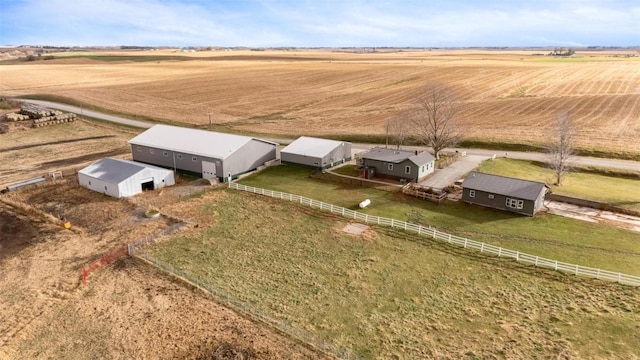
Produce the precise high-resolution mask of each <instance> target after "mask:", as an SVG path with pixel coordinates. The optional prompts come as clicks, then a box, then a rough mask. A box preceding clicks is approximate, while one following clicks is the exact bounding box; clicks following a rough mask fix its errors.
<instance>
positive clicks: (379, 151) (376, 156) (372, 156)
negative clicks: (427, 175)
mask: <svg viewBox="0 0 640 360" xmlns="http://www.w3.org/2000/svg"><path fill="white" fill-rule="evenodd" d="M362 158H363V159H369V160H378V161H384V162H390V163H396V164H397V163H401V162H403V161H405V160H407V159H409V160H410V161H411V162H413V163H414V164H416V165H418V166H422V165H424V164H427V163H429V162H431V161H433V160H435V158H434V157H433V155H431V154H429V153H428V152H426V151H423V152H421V153H419V154H417V155H416V154H415V152H412V151H405V150H394V149H388V148H378V147H377V148H373V149H371V150H370V151H369V152H367V153H366V154H364V155H363V156H362Z"/></svg>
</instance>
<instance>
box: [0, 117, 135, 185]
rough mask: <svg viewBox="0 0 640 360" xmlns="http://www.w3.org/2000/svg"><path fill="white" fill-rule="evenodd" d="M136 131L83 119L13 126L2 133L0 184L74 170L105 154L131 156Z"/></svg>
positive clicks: (0, 143)
mask: <svg viewBox="0 0 640 360" xmlns="http://www.w3.org/2000/svg"><path fill="white" fill-rule="evenodd" d="M134 134H135V133H132V132H128V131H126V130H122V129H116V128H113V127H111V126H101V125H96V124H92V123H88V122H85V121H81V120H80V121H75V122H72V123H66V124H60V125H52V126H47V127H43V128H37V129H31V128H23V129H14V130H12V131H10V132H9V133H6V134H2V135H0V188H4V187H5V186H7V185H9V184H12V183H14V182H17V181H22V180H26V179H30V178H33V177H36V176H41V175H47V174H48V172H49V171H54V170H63V171H64V170H68V171H69V172H72V170H78V169H81V168H82V167H83V166H86V165H87V164H89V163H91V162H93V161H96V160H99V159H101V158H103V157H106V156H113V157H120V158H123V157H128V156H130V152H131V150H130V147H129V145H128V144H127V140H128V139H130V138H131V137H133V136H135V135H134ZM74 176H75V175H74Z"/></svg>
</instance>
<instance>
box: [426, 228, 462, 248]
mask: <svg viewBox="0 0 640 360" xmlns="http://www.w3.org/2000/svg"><path fill="white" fill-rule="evenodd" d="M437 234H438V230H436V228H433V238H434V239H435V238H436V235H437ZM464 244H465V246H466V245H467V242H466V241H465V243H464Z"/></svg>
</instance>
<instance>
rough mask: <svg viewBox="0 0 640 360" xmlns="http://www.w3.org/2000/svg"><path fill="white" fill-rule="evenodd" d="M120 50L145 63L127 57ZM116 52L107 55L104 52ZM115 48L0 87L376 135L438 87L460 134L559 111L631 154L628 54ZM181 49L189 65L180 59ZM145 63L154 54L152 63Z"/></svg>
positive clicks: (527, 124) (123, 107) (270, 128)
mask: <svg viewBox="0 0 640 360" xmlns="http://www.w3.org/2000/svg"><path fill="white" fill-rule="evenodd" d="M132 54H134V55H138V56H148V57H153V58H149V59H152V60H154V61H132V60H131V58H132ZM115 55H117V53H116V54H115ZM160 55H163V54H162V52H158V51H156V52H139V53H126V57H123V58H122V59H123V61H114V54H113V53H109V54H108V58H105V59H106V60H108V61H101V60H100V59H101V58H100V56H99V54H98V55H95V54H94V55H93V56H91V57H79V58H73V57H70V58H61V59H57V60H50V61H46V62H33V63H19V64H16V63H14V64H12V65H5V66H0V76H1V77H2V83H1V84H0V94H2V95H5V96H7V95H9V96H17V95H28V94H48V95H58V96H65V97H69V98H73V99H75V100H78V101H81V102H83V103H86V104H90V105H92V106H96V107H101V108H104V109H109V110H113V111H116V112H120V113H126V114H137V115H140V116H143V117H150V118H155V119H160V120H168V121H178V122H185V123H192V124H206V123H208V121H209V117H208V113H210V112H211V113H212V115H213V121H214V123H216V124H219V125H223V126H224V127H225V128H226V129H231V130H238V131H250V132H258V133H265V134H273V135H285V134H286V135H300V134H306V135H325V136H326V135H333V136H354V135H357V136H363V137H364V136H381V135H382V134H383V133H384V123H385V121H386V120H387V119H388V118H392V117H394V116H398V115H400V114H401V113H402V111H404V110H407V109H409V108H411V106H412V103H413V101H414V100H415V98H416V97H417V95H418V94H419V93H420V88H421V86H423V85H425V84H426V83H429V82H438V83H445V84H447V85H449V86H450V87H451V88H452V89H453V91H454V92H455V95H456V97H457V98H458V99H459V100H460V102H461V103H462V105H463V109H464V110H463V112H462V114H461V120H462V122H463V123H464V126H465V130H466V131H465V132H466V134H467V138H468V139H469V140H479V141H481V142H493V143H512V144H513V143H519V144H533V145H539V144H540V143H541V142H543V141H544V139H545V138H546V137H547V136H548V133H549V131H550V130H551V127H552V125H553V122H554V119H555V118H556V116H557V114H558V112H559V111H569V113H570V114H571V117H572V118H573V119H574V120H575V121H576V123H577V124H578V133H579V138H578V142H579V146H580V147H582V148H583V149H590V150H594V149H596V150H604V151H612V152H617V153H623V152H624V153H631V154H636V155H637V154H640V142H638V141H637V139H638V138H640V57H637V56H631V57H627V55H634V54H631V53H620V54H605V53H601V52H593V53H589V52H585V53H578V54H576V55H575V56H574V57H572V58H553V57H548V56H541V55H535V54H534V52H525V51H520V52H516V51H512V52H507V51H502V52H501V51H488V50H487V51H484V52H482V51H461V50H460V51H450V52H436V51H434V52H429V51H422V52H418V51H416V52H388V53H362V54H357V53H340V52H330V51H317V52H313V51H297V52H291V51H288V52H284V51H281V52H278V51H261V52H252V51H229V52H221V51H218V52H213V51H210V52H201V53H190V54H186V53H185V54H183V53H180V54H179V56H176V54H175V53H170V52H167V53H165V54H164V55H166V56H167V57H166V59H165V61H161V60H160V59H162V57H161V56H160ZM187 57H192V58H191V61H184V60H185V58H186V59H188V58H187ZM155 60H157V61H155Z"/></svg>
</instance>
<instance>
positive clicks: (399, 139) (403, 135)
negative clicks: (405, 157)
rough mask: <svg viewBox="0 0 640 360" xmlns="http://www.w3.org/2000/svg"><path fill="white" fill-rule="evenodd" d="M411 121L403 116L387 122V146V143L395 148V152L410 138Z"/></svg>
mask: <svg viewBox="0 0 640 360" xmlns="http://www.w3.org/2000/svg"><path fill="white" fill-rule="evenodd" d="M411 128H412V126H411V121H409V119H407V118H406V117H404V116H401V117H396V118H392V119H388V120H387V145H388V144H389V142H390V143H391V144H392V145H395V146H396V149H397V150H400V147H401V146H403V145H404V144H405V143H406V142H407V140H409V138H410V137H411Z"/></svg>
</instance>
